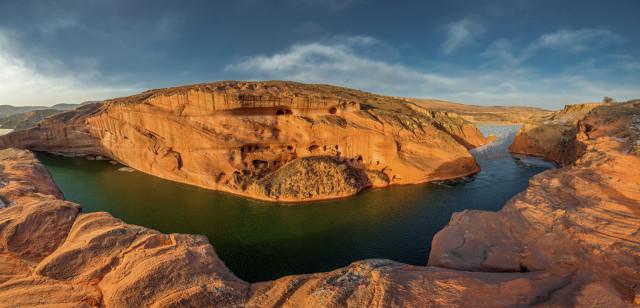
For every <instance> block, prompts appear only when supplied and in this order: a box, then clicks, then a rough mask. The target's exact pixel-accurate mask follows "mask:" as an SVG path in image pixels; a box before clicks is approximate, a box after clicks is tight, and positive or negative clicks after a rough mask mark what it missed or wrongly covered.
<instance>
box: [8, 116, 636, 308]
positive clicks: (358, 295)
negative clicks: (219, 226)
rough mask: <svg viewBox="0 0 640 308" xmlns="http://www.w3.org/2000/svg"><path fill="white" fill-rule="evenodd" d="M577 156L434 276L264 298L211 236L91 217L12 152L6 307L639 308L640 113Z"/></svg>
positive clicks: (590, 141)
mask: <svg viewBox="0 0 640 308" xmlns="http://www.w3.org/2000/svg"><path fill="white" fill-rule="evenodd" d="M576 142H577V143H580V144H583V145H584V148H585V151H584V154H583V155H582V156H581V157H580V158H579V159H578V160H577V161H576V162H575V164H572V165H571V166H568V167H565V168H561V169H555V170H549V171H546V172H543V173H541V174H539V175H537V176H535V177H534V178H532V180H531V182H530V185H529V187H528V188H527V190H526V191H524V192H522V193H521V194H519V195H518V196H516V197H514V198H513V199H512V200H511V201H509V202H508V203H507V205H505V207H504V209H502V210H501V211H499V212H497V213H495V212H484V211H465V212H462V213H457V214H455V215H454V217H453V218H452V220H451V223H450V224H449V225H448V226H447V227H446V228H445V229H443V230H442V231H441V232H440V233H438V234H437V235H436V237H435V238H434V241H433V247H432V249H431V255H430V259H429V264H430V265H431V266H427V267H421V266H409V265H404V264H400V263H396V262H393V261H389V260H365V261H360V262H355V263H353V264H351V265H350V266H347V267H344V268H340V269H336V270H334V271H331V272H326V273H315V274H308V275H294V276H287V277H282V278H280V279H277V280H274V281H268V282H260V283H255V284H249V283H246V282H244V281H241V280H239V279H237V278H236V277H234V276H233V274H232V273H231V272H230V271H229V270H228V269H227V268H226V267H225V266H224V264H223V263H222V261H220V260H219V259H218V257H217V256H216V254H215V252H214V250H213V248H212V247H211V246H210V245H209V244H208V242H207V240H206V238H204V237H202V236H193V235H181V234H171V235H164V234H161V233H158V232H156V231H153V230H149V229H146V228H143V227H138V226H133V225H128V224H126V223H124V222H122V221H120V220H118V219H115V218H113V217H111V216H110V215H109V214H107V213H89V214H81V213H78V210H79V206H78V205H76V204H74V203H71V202H68V201H64V200H61V199H60V193H59V192H58V190H57V189H56V187H55V186H54V184H53V182H52V181H51V179H50V178H49V176H48V174H47V173H46V172H43V171H44V168H43V167H42V166H41V165H40V164H39V162H37V160H35V158H34V156H33V155H32V154H31V153H29V152H28V151H20V150H13V149H8V150H2V151H0V164H1V165H2V166H3V172H2V174H1V175H0V179H1V180H2V183H3V186H2V187H1V188H0V193H1V194H2V196H3V198H4V201H5V203H6V204H7V205H8V206H7V207H6V208H4V209H0V306H36V305H50V306H104V307H140V306H152V307H179V306H233V307H237V306H245V307H281V306H286V307H300V306H309V305H312V306H318V307H338V306H340V307H342V306H351V307H363V306H373V307H389V306H420V307H423V306H424V307H430V306H459V307H469V306H473V307H478V306H480V307H485V306H489V307H504V306H531V305H539V306H547V307H566V306H579V307H585V306H586V307H596V306H605V307H606V306H608V307H630V306H633V305H636V306H637V305H639V304H640V285H639V284H638V282H639V281H640V270H639V269H640V254H639V253H638V252H639V251H640V240H639V238H638V236H639V234H640V176H639V175H638V174H637V172H636V170H637V168H638V166H640V151H638V148H640V103H628V104H620V105H615V106H610V107H602V108H597V109H595V110H594V111H593V112H591V113H590V114H589V115H588V117H587V118H586V119H584V120H582V121H580V130H579V133H578V134H577V135H576ZM325 163H327V162H325ZM36 183H37V185H35V184H36Z"/></svg>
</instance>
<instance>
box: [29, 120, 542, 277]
mask: <svg viewBox="0 0 640 308" xmlns="http://www.w3.org/2000/svg"><path fill="white" fill-rule="evenodd" d="M481 129H482V131H483V132H484V133H485V134H487V133H489V134H495V135H497V136H499V137H500V139H499V142H496V143H495V144H493V145H491V146H487V147H485V148H482V149H479V150H476V151H474V155H476V158H477V160H478V163H479V164H480V167H481V168H482V171H481V172H480V173H478V174H477V175H476V176H475V177H474V178H473V180H472V181H470V182H462V183H457V184H451V183H440V184H421V185H406V186H394V187H390V188H386V189H374V190H368V191H365V192H363V193H362V194H360V195H358V196H355V197H351V198H347V199H343V200H338V201H323V202H315V203H310V204H305V205H302V206H289V205H281V204H273V203H265V202H260V201H253V200H247V199H244V198H240V197H236V196H233V195H229V194H226V193H220V192H215V191H209V190H205V189H200V188H196V187H192V186H188V185H183V184H179V183H174V182H170V181H166V180H162V179H159V178H155V177H153V176H150V175H146V174H143V173H141V172H122V171H118V166H114V165H111V164H110V163H109V162H107V161H89V160H86V159H84V158H67V157H61V156H54V155H50V154H44V153H40V154H38V157H39V158H40V159H41V160H42V162H43V163H44V164H45V165H46V166H47V168H48V169H49V171H50V173H51V174H52V175H53V178H54V180H55V181H56V183H57V184H58V186H59V187H60V189H62V191H63V192H64V195H65V197H66V198H67V199H69V200H72V201H75V202H78V203H80V204H81V205H82V209H83V211H84V212H94V211H107V212H109V213H111V214H112V215H114V216H115V217H118V218H121V219H123V220H124V221H126V222H128V223H132V224H137V225H142V226H146V227H150V228H153V229H157V230H159V231H162V232H165V233H173V232H179V233H194V234H204V235H206V236H207V237H208V238H209V241H210V242H211V243H212V244H213V246H214V247H215V250H216V252H217V253H218V255H219V256H220V257H221V258H222V260H223V261H224V262H225V263H226V265H227V266H228V267H229V268H230V269H231V270H232V271H233V272H234V273H235V274H236V275H237V276H238V277H240V278H242V279H245V280H248V281H262V280H269V279H274V278H277V277H280V276H283V275H287V274H299V273H310V272H318V271H328V270H332V269H335V268H338V267H341V266H345V265H348V264H349V263H351V262H353V261H356V260H361V259H367V258H388V259H392V260H396V261H400V262H405V263H409V264H415V265H425V264H426V262H427V258H428V255H429V247H430V246H431V239H432V238H433V236H434V235H435V234H436V233H437V232H438V231H439V230H440V229H442V228H443V227H444V226H445V225H446V224H447V223H448V222H449V219H450V218H451V214H452V213H453V212H457V211H462V210H464V209H482V210H490V211H497V210H499V209H500V208H502V206H503V205H504V203H505V202H506V201H507V200H508V199H509V198H511V197H512V196H514V195H515V194H517V193H518V192H520V191H522V190H524V188H525V187H526V186H527V182H528V179H529V178H530V177H531V176H533V175H535V174H537V173H539V172H541V171H544V170H546V169H548V168H550V167H551V165H550V164H549V163H546V162H544V161H541V160H538V159H527V160H519V159H516V158H514V157H512V156H511V155H509V154H508V153H507V152H506V147H507V145H508V144H509V142H510V139H512V138H513V134H514V133H515V131H516V130H517V127H515V126H484V127H481ZM524 161H526V163H525V162H524Z"/></svg>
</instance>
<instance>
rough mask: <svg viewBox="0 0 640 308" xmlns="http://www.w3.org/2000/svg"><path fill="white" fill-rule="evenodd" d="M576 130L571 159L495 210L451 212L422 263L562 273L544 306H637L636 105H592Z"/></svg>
mask: <svg viewBox="0 0 640 308" xmlns="http://www.w3.org/2000/svg"><path fill="white" fill-rule="evenodd" d="M579 123H580V124H579V129H578V132H577V134H574V136H573V141H572V143H571V144H578V145H579V146H580V147H581V148H583V150H582V151H581V153H582V155H581V156H580V157H579V158H578V159H577V160H575V162H570V163H571V165H570V166H567V167H565V168H562V169H555V170H549V171H546V172H543V173H541V174H539V175H537V176H535V177H533V178H532V179H531V181H530V184H529V187H528V188H527V190H526V191H524V192H522V193H520V194H519V195H517V196H516V197H514V198H513V199H512V200H510V201H509V202H508V203H507V204H506V205H505V207H504V208H503V209H502V210H501V211H499V212H497V213H493V212H484V211H465V212H462V213H456V214H455V215H454V216H453V218H452V220H451V222H450V223H449V225H448V226H447V227H446V228H445V229H443V230H442V231H440V232H439V233H438V234H437V235H436V236H435V237H434V241H433V243H432V249H431V255H430V257H429V265H433V266H442V267H447V268H455V269H464V270H470V271H492V272H523V271H536V272H537V271H546V272H553V273H557V274H559V275H561V274H562V273H566V274H570V275H571V281H570V282H569V284H568V286H567V287H566V288H565V289H564V290H562V291H558V292H556V294H554V295H553V296H552V297H551V299H552V300H554V299H562V298H565V297H573V296H575V301H574V303H573V304H574V305H575V306H580V307H582V306H589V307H594V306H602V307H605V306H608V307H624V306H631V305H633V303H635V305H640V284H639V282H640V175H639V174H638V172H637V170H639V168H640V155H639V154H640V153H639V152H638V151H637V149H638V146H639V145H640V102H637V101H636V102H629V103H626V104H616V105H611V106H602V107H597V108H595V109H593V111H591V112H590V113H588V115H587V116H586V118H584V119H582V120H580V121H579ZM551 125H555V124H551ZM544 129H546V128H544ZM544 153H551V154H550V155H555V154H554V153H558V152H544ZM556 157H557V156H556ZM563 159H566V161H568V160H569V159H570V157H564V158H563Z"/></svg>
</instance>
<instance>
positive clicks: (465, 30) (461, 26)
mask: <svg viewBox="0 0 640 308" xmlns="http://www.w3.org/2000/svg"><path fill="white" fill-rule="evenodd" d="M482 33H484V28H483V26H482V25H481V24H480V23H478V22H476V21H473V20H470V19H462V20H459V21H457V22H454V23H451V24H449V25H447V38H446V40H445V41H444V43H443V44H442V52H443V53H444V54H446V55H449V54H451V53H453V52H455V51H456V50H458V49H460V48H461V47H465V46H468V45H472V44H474V43H476V40H477V38H478V37H479V36H480V35H482Z"/></svg>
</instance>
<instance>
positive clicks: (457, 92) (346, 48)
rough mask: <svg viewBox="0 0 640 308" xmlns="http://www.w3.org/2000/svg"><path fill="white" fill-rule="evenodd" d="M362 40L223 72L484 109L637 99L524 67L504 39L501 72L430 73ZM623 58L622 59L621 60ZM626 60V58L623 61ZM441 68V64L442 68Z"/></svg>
mask: <svg viewBox="0 0 640 308" xmlns="http://www.w3.org/2000/svg"><path fill="white" fill-rule="evenodd" d="M358 42H360V43H361V44H362V43H363V42H376V44H379V45H383V44H384V42H382V41H379V40H377V39H375V38H371V39H355V38H354V37H348V36H341V38H340V39H337V38H336V39H333V40H328V41H322V42H307V43H297V44H294V45H292V46H290V47H289V48H287V49H286V50H284V51H281V52H277V53H274V54H271V55H256V56H253V57H250V58H247V59H245V60H243V61H240V62H238V63H235V64H232V65H228V66H227V67H226V68H225V72H226V73H227V74H230V75H232V76H234V77H238V79H249V80H265V79H285V80H295V81H300V82H309V83H329V84H336V85H342V86H347V87H352V88H358V89H363V90H366V91H371V92H376V93H382V94H387V95H394V96H407V97H431V98H440V99H448V100H452V101H458V102H467V103H475V104H487V105H534V106H541V107H546V108H559V107H561V106H562V105H564V104H568V103H575V102H585V101H594V100H595V101H597V100H600V99H601V98H602V97H603V96H605V95H608V96H613V97H616V98H618V99H629V98H633V97H638V96H640V91H639V90H637V89H636V87H634V86H633V82H624V83H621V82H616V83H612V82H608V81H604V80H597V79H590V78H587V77H584V76H582V75H581V72H580V71H576V72H571V73H565V74H558V75H554V76H552V77H549V76H547V75H543V74H539V73H536V72H535V70H534V69H532V68H529V67H526V66H522V65H520V63H522V62H521V61H520V60H519V59H517V58H518V57H515V56H513V55H512V53H511V51H510V49H511V46H510V44H509V43H508V42H507V41H503V42H502V43H498V44H497V46H498V47H496V51H495V55H496V56H497V55H500V51H509V52H505V53H504V54H503V55H501V57H503V58H504V59H507V60H508V59H510V58H511V57H514V58H513V59H511V60H509V61H512V62H513V66H512V67H505V68H495V67H489V68H479V69H477V68H475V69H474V68H465V67H462V68H461V67H455V66H452V65H447V66H446V69H443V68H441V67H438V66H434V67H433V68H432V69H431V70H430V71H426V70H423V69H417V68H412V67H408V66H406V65H403V64H401V63H393V62H388V61H385V60H381V59H378V58H375V57H372V56H370V55H369V54H368V53H367V50H369V49H370V48H367V46H366V44H365V45H359V44H358ZM625 59H626V58H625ZM626 60H628V59H626ZM443 67H444V66H443Z"/></svg>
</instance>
